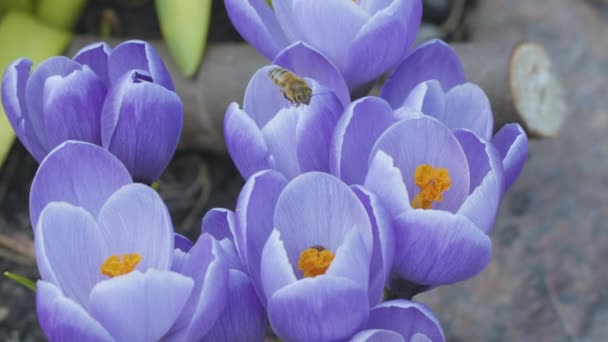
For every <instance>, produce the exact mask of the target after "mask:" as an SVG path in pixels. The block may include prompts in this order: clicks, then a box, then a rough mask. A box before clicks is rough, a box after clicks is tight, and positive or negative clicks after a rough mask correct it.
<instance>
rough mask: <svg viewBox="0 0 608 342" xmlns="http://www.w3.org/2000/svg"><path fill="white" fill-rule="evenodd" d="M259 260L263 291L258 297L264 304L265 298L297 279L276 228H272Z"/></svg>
mask: <svg viewBox="0 0 608 342" xmlns="http://www.w3.org/2000/svg"><path fill="white" fill-rule="evenodd" d="M261 261H262V262H261V268H260V273H261V284H260V285H261V287H262V289H263V292H262V296H260V298H261V299H262V301H264V304H266V301H267V299H268V298H270V297H272V296H273V295H274V294H275V292H277V291H278V290H280V289H282V288H283V287H285V286H287V285H289V284H291V283H293V282H295V281H296V280H297V278H296V275H295V273H294V269H293V266H292V264H291V263H290V262H289V257H288V256H287V251H286V250H285V244H284V243H283V241H281V233H280V232H279V231H278V230H276V229H274V230H273V231H272V233H271V234H270V236H269V237H268V240H267V241H266V244H265V245H264V250H263V251H262V260H261Z"/></svg>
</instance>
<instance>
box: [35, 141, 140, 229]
mask: <svg viewBox="0 0 608 342" xmlns="http://www.w3.org/2000/svg"><path fill="white" fill-rule="evenodd" d="M129 183H131V176H129V172H128V171H127V169H125V167H124V166H123V165H122V163H121V162H120V160H118V159H117V158H116V157H114V156H113V155H112V154H111V153H109V152H108V151H106V150H104V149H103V148H101V147H99V146H97V145H93V144H89V143H85V142H78V141H68V142H65V143H63V144H61V145H59V146H58V147H56V148H55V149H54V150H53V151H52V152H51V153H49V155H48V156H47V157H46V158H45V159H44V160H43V161H42V163H40V167H39V168H38V171H37V172H36V176H35V177H34V181H33V182H32V188H31V190H30V221H31V222H32V226H33V227H36V225H37V223H38V216H39V215H40V212H41V211H42V209H44V207H46V205H47V204H48V203H50V202H53V201H64V202H68V203H70V204H73V205H75V206H79V207H82V208H84V209H86V210H87V211H88V212H90V213H91V215H93V217H97V214H98V213H99V210H100V209H101V207H102V206H103V204H104V203H105V202H106V200H107V199H108V197H110V195H112V194H113V193H114V192H115V191H116V190H118V189H119V188H120V187H122V186H123V185H125V184H129Z"/></svg>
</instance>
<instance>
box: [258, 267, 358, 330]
mask: <svg viewBox="0 0 608 342" xmlns="http://www.w3.org/2000/svg"><path fill="white" fill-rule="evenodd" d="M368 313H369V302H368V297H367V289H365V288H363V287H361V286H360V285H359V284H356V283H354V282H353V281H352V280H350V279H344V278H337V277H329V276H317V277H315V278H306V279H301V280H298V281H297V282H295V283H293V284H291V285H288V286H286V287H284V288H282V289H280V290H279V291H277V292H276V293H275V294H274V295H273V296H272V298H270V299H269V301H268V317H269V319H270V324H271V325H272V329H273V330H274V331H275V332H276V333H277V335H278V336H279V337H280V338H281V339H283V340H288V341H336V340H342V339H346V338H348V337H350V336H352V335H353V334H354V333H355V332H356V331H357V330H358V328H359V327H361V326H362V325H363V324H364V323H365V321H366V320H367V316H368Z"/></svg>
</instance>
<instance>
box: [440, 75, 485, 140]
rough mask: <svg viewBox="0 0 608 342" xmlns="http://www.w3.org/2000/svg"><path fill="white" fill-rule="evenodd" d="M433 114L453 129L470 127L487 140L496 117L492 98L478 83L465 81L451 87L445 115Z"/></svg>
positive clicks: (447, 96) (447, 95) (447, 97)
mask: <svg viewBox="0 0 608 342" xmlns="http://www.w3.org/2000/svg"><path fill="white" fill-rule="evenodd" d="M431 115H433V114H431ZM433 116H434V117H435V118H437V119H438V120H439V121H441V122H442V123H443V124H444V125H446V126H448V127H450V128H451V129H456V128H464V129H468V130H471V131H473V132H475V134H477V135H479V136H480V137H482V138H484V139H486V140H490V138H491V137H492V129H493V128H494V117H493V116H492V108H491V107H490V100H488V97H487V96H486V94H485V93H484V91H483V90H482V89H481V88H479V86H477V85H476V84H473V83H465V84H461V85H458V86H455V87H454V88H452V89H450V91H448V92H447V94H446V105H445V111H444V112H443V115H441V116H439V115H433Z"/></svg>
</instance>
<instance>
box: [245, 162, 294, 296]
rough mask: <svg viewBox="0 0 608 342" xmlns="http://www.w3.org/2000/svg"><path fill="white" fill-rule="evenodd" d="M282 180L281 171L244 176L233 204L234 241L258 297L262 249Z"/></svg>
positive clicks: (283, 180)
mask: <svg viewBox="0 0 608 342" xmlns="http://www.w3.org/2000/svg"><path fill="white" fill-rule="evenodd" d="M286 184H287V180H286V179H285V177H284V176H283V175H282V174H280V173H278V172H276V171H270V170H267V171H261V172H259V173H256V174H254V175H253V176H251V177H250V178H249V179H248V180H247V182H246V183H245V185H244V186H243V189H242V190H241V193H240V194H239V198H238V200H237V204H236V209H235V213H236V230H235V234H234V235H235V245H236V248H237V250H238V252H239V255H240V256H241V258H242V260H243V264H244V265H245V266H246V267H247V269H248V270H249V275H250V276H251V277H252V280H253V283H254V285H255V286H256V290H257V291H259V292H258V295H259V296H260V298H264V295H263V293H262V291H261V279H260V263H261V259H262V250H263V249H264V245H265V244H266V240H268V237H269V236H270V233H271V232H272V229H273V228H274V224H273V215H274V211H275V206H276V203H277V199H278V198H279V194H280V193H281V191H283V188H284V187H285V185H286Z"/></svg>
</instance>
